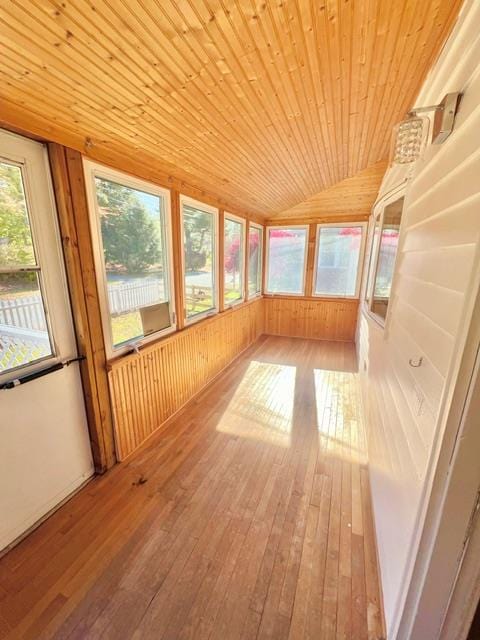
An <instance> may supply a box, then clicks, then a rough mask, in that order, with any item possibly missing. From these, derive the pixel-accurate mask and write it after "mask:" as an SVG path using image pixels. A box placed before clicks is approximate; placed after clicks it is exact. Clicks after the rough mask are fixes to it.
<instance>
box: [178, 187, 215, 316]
mask: <svg viewBox="0 0 480 640" xmlns="http://www.w3.org/2000/svg"><path fill="white" fill-rule="evenodd" d="M184 204H186V205H189V206H191V207H194V208H195V209H199V210H200V211H203V212H204V213H211V214H213V231H214V234H213V256H212V265H213V301H214V307H213V308H212V309H208V311H202V312H200V313H198V314H195V315H194V316H191V317H190V318H189V317H187V305H186V303H185V300H186V280H185V276H186V272H185V232H184V226H183V205H184ZM180 238H181V267H182V289H183V301H184V309H183V319H184V322H185V326H186V327H187V326H190V325H192V324H195V323H196V322H200V321H201V320H204V319H205V318H209V317H211V316H214V315H216V314H217V313H218V312H219V300H220V298H219V286H218V285H219V271H220V270H219V264H220V257H219V209H218V208H217V207H213V206H212V205H209V204H205V203H204V202H201V201H200V200H195V198H191V197H190V196H185V195H183V194H180ZM222 275H223V274H222Z"/></svg>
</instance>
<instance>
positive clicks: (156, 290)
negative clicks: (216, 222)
mask: <svg viewBox="0 0 480 640" xmlns="http://www.w3.org/2000/svg"><path fill="white" fill-rule="evenodd" d="M95 187H96V194H97V203H98V211H99V215H100V226H101V232H102V242H103V252H104V260H105V270H106V278H107V289H108V304H109V309H110V322H111V327H112V337H113V345H114V346H118V345H120V344H122V343H123V342H127V341H129V340H134V339H135V338H141V337H143V336H145V335H148V334H150V333H153V332H155V331H160V330H162V329H165V328H167V327H168V326H170V324H171V321H170V306H169V297H170V296H169V286H168V277H169V274H168V256H167V243H166V234H165V211H164V204H165V203H164V201H163V198H162V197H161V196H159V195H154V194H150V193H146V192H144V191H139V190H138V189H133V188H131V187H126V186H124V185H122V184H119V183H116V182H112V181H111V180H106V179H104V178H95ZM162 303H164V304H162Z"/></svg>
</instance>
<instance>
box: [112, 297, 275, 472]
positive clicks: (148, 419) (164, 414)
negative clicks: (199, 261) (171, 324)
mask: <svg viewBox="0 0 480 640" xmlns="http://www.w3.org/2000/svg"><path fill="white" fill-rule="evenodd" d="M262 333H264V312H263V299H262V298H258V299H256V300H252V301H251V302H249V303H247V304H244V305H242V306H241V307H238V308H236V309H235V308H234V309H232V310H229V311H226V312H224V313H221V314H219V315H216V316H214V317H212V318H209V319H208V320H205V321H203V322H200V323H199V324H196V325H193V326H191V327H189V328H187V329H185V330H184V331H180V332H178V333H175V334H173V335H172V336H171V337H169V338H166V339H165V340H160V341H159V342H157V343H155V344H152V345H149V346H146V347H145V348H144V349H142V351H141V352H140V353H139V354H132V355H129V356H125V357H123V358H120V359H118V360H117V361H113V362H112V363H111V364H110V371H109V382H110V393H111V398H112V405H113V412H114V421H115V440H116V448H117V457H118V459H119V460H124V459H125V458H126V457H127V456H128V455H129V454H130V453H132V451H135V449H137V448H138V447H139V446H140V445H141V444H142V442H144V441H145V440H146V439H147V438H148V437H149V436H150V435H151V434H152V433H153V432H154V431H156V430H157V429H158V428H159V427H160V426H161V425H162V424H163V423H164V422H165V421H166V420H168V419H169V418H170V417H171V416H172V415H173V414H174V413H175V412H177V411H178V410H179V409H180V408H181V407H182V406H183V405H184V404H185V403H186V402H188V401H189V400H191V399H192V398H193V397H194V396H195V395H196V394H197V393H198V392H199V391H200V390H201V389H203V387H205V385H206V384H208V383H209V382H211V381H212V380H213V379H214V378H215V377H216V376H217V375H218V374H219V373H220V372H221V371H222V370H223V369H224V368H225V367H227V366H228V365H229V364H230V363H231V362H232V360H234V359H235V358H236V357H237V356H238V355H239V354H240V353H241V352H242V351H244V350H245V349H246V348H247V347H249V346H250V345H251V344H252V343H253V342H255V340H256V339H257V338H258V337H259V336H260V335H261V334H262Z"/></svg>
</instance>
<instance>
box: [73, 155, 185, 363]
mask: <svg viewBox="0 0 480 640" xmlns="http://www.w3.org/2000/svg"><path fill="white" fill-rule="evenodd" d="M83 168H84V174H85V185H86V192H87V203H88V214H89V219H90V229H91V232H92V247H93V258H94V264H95V278H96V281H97V287H98V291H99V302H100V315H101V318H102V327H103V335H104V342H105V349H106V352H107V359H108V360H110V359H113V358H116V357H118V356H121V355H124V354H126V353H131V352H132V351H136V350H137V349H138V348H139V347H141V346H142V345H145V344H148V343H149V342H154V341H156V340H159V339H160V338H163V337H165V336H167V335H169V334H171V333H173V332H174V331H176V329H177V315H176V309H175V288H174V277H173V238H172V208H171V197H170V190H169V189H165V188H164V187H160V186H158V185H156V184H154V183H152V182H149V181H147V180H142V179H141V178H137V177H135V176H132V175H131V174H128V173H125V172H124V171H119V170H117V169H112V168H111V167H107V166H105V165H102V164H100V163H97V162H92V161H91V160H88V159H86V158H84V159H83ZM95 178H100V179H104V180H110V181H111V182H115V183H117V184H120V185H122V186H124V187H129V188H131V189H136V190H138V191H143V192H145V193H148V194H150V195H153V196H158V197H161V198H164V203H165V210H164V214H165V221H164V227H165V229H164V231H165V236H164V237H165V240H166V249H167V260H166V263H167V271H168V274H167V290H168V293H169V300H168V301H169V304H170V320H171V325H170V326H169V327H167V328H166V329H162V330H160V331H155V332H153V333H151V334H149V335H148V336H143V337H138V338H132V339H131V340H127V341H125V342H122V343H121V344H119V345H118V346H114V344H113V333H112V325H111V318H110V307H109V303H108V285H107V270H106V268H105V260H104V250H103V238H102V229H101V223H100V216H99V213H98V202H97V193H96V189H95Z"/></svg>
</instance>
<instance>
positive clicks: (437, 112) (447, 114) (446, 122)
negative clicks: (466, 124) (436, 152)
mask: <svg viewBox="0 0 480 640" xmlns="http://www.w3.org/2000/svg"><path fill="white" fill-rule="evenodd" d="M461 95H462V94H461V93H458V92H457V93H447V95H446V96H445V97H444V98H443V100H442V101H441V102H440V104H436V105H433V106H429V107H418V108H417V109H412V111H410V112H409V113H408V114H407V115H408V118H407V119H406V120H403V121H402V122H400V123H399V124H397V125H396V126H395V128H394V130H393V140H392V148H391V152H390V159H391V163H392V164H408V163H410V162H415V160H417V159H418V158H419V156H420V153H421V152H422V149H423V148H424V146H425V144H426V141H427V138H428V129H429V125H430V119H429V118H428V117H426V116H420V115H419V114H422V113H428V112H430V111H433V112H434V117H433V130H432V144H442V142H445V140H446V139H447V138H448V136H449V135H450V134H451V133H452V131H453V125H454V122H455V115H456V113H457V110H458V105H459V104H460V98H461Z"/></svg>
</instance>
